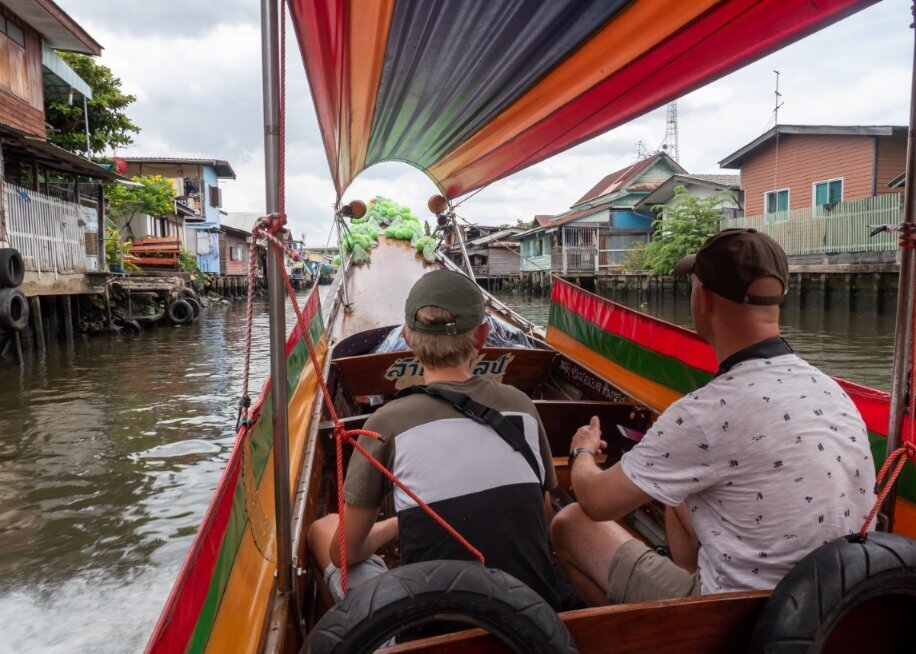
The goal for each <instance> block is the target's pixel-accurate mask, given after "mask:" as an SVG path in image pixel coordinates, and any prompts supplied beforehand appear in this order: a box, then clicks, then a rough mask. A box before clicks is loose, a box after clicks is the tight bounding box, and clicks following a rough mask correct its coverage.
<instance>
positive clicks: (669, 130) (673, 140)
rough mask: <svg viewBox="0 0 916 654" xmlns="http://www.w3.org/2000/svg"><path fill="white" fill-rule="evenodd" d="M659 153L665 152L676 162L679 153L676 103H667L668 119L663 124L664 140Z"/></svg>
mask: <svg viewBox="0 0 916 654" xmlns="http://www.w3.org/2000/svg"><path fill="white" fill-rule="evenodd" d="M659 151H660V152H667V153H668V156H669V157H671V158H672V159H674V160H675V161H678V160H679V159H680V151H679V148H678V136H677V101H674V102H669V103H668V117H667V120H666V123H665V138H664V139H662V145H661V147H660V148H659Z"/></svg>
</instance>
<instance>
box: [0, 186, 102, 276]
mask: <svg viewBox="0 0 916 654" xmlns="http://www.w3.org/2000/svg"><path fill="white" fill-rule="evenodd" d="M3 200H4V208H5V210H6V225H7V230H8V233H9V240H10V245H11V246H12V247H14V248H16V249H17V250H19V253H20V254H21V255H22V259H23V262H24V263H25V269H26V270H30V271H33V272H36V273H38V276H39V277H41V275H42V273H53V274H54V275H55V276H57V275H58V274H60V273H82V272H86V270H87V266H86V246H85V238H86V235H85V232H84V230H83V227H82V226H81V225H80V207H79V205H78V204H74V203H73V202H66V201H64V200H58V199H57V198H52V197H50V196H47V195H45V194H43V193H40V192H38V191H32V190H28V189H25V188H22V187H20V186H15V185H13V184H7V183H5V182H4V183H3Z"/></svg>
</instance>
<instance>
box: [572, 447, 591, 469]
mask: <svg viewBox="0 0 916 654" xmlns="http://www.w3.org/2000/svg"><path fill="white" fill-rule="evenodd" d="M580 454H591V455H592V456H595V454H596V452H595V451H594V450H590V449H588V448H587V447H577V448H576V449H574V450H573V451H572V452H570V453H569V463H568V464H567V465H568V466H569V469H570V470H572V467H573V462H574V461H575V460H576V457H577V456H579V455H580Z"/></svg>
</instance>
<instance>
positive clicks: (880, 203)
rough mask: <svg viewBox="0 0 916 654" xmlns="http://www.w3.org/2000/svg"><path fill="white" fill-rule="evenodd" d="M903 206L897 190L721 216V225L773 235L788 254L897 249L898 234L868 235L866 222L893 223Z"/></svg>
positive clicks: (895, 221) (867, 223)
mask: <svg viewBox="0 0 916 654" xmlns="http://www.w3.org/2000/svg"><path fill="white" fill-rule="evenodd" d="M902 210H903V196H902V195H901V194H899V193H891V194H887V195H879V196H876V197H873V198H863V199H861V200H850V201H849V202H838V203H836V204H835V205H833V206H832V207H830V208H829V209H828V208H827V207H826V206H822V207H816V208H815V207H805V208H803V209H793V210H791V211H781V212H779V213H776V214H769V215H764V216H738V217H737V218H726V219H723V220H722V223H721V224H722V229H727V228H730V227H745V228H746V227H753V228H755V229H757V230H758V231H761V232H764V233H766V234H769V235H770V236H772V237H773V238H774V239H775V240H776V241H777V242H778V243H779V244H780V245H781V246H782V248H783V249H784V250H785V251H786V254H787V255H789V256H793V255H804V254H837V253H841V252H878V251H884V250H896V249H897V236H896V235H895V234H893V233H890V232H883V233H881V234H878V235H876V236H873V237H869V232H870V229H869V225H896V224H897V223H899V222H900V217H901V212H902Z"/></svg>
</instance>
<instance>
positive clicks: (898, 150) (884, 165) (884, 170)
mask: <svg viewBox="0 0 916 654" xmlns="http://www.w3.org/2000/svg"><path fill="white" fill-rule="evenodd" d="M877 138H878V164H877V167H876V172H877V175H876V180H875V192H876V193H877V194H878V195H882V194H884V193H899V192H900V189H893V188H889V187H888V184H889V183H890V181H891V180H892V179H894V178H895V177H897V176H898V175H900V173H902V172H903V170H904V169H905V168H906V130H903V131H901V133H900V134H894V135H893V136H879V137H877Z"/></svg>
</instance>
